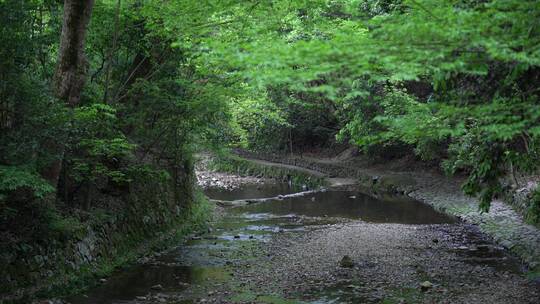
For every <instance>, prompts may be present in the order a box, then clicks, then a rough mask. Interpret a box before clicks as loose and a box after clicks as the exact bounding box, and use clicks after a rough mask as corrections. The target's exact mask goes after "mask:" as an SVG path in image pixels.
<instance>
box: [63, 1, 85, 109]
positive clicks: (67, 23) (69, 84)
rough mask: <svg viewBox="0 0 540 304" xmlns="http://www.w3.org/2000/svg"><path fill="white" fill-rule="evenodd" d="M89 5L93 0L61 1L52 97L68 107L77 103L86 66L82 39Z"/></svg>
mask: <svg viewBox="0 0 540 304" xmlns="http://www.w3.org/2000/svg"><path fill="white" fill-rule="evenodd" d="M93 6H94V0H64V22H63V24H62V34H61V36H60V50H59V52H58V63H57V66H56V73H55V75H54V85H55V93H56V96H57V97H58V98H59V99H61V100H63V101H64V102H66V103H67V104H68V105H69V106H71V107H74V106H76V105H77V104H78V103H79V100H80V97H81V91H82V88H83V86H84V82H85V78H86V77H85V76H86V71H87V69H88V61H87V59H86V56H85V54H84V40H85V38H86V29H87V27H88V23H89V22H90V15H91V13H92V8H93Z"/></svg>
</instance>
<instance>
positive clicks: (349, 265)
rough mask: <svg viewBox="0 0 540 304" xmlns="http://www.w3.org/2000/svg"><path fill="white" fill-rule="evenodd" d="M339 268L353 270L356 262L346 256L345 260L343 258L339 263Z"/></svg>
mask: <svg viewBox="0 0 540 304" xmlns="http://www.w3.org/2000/svg"><path fill="white" fill-rule="evenodd" d="M339 266H341V267H343V268H353V266H354V261H353V260H352V259H351V257H350V256H348V255H344V256H343V258H341V261H339Z"/></svg>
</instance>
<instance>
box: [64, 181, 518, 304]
mask: <svg viewBox="0 0 540 304" xmlns="http://www.w3.org/2000/svg"><path fill="white" fill-rule="evenodd" d="M294 190H295V189H291V188H289V187H287V185H282V184H278V185H275V184H273V185H264V186H259V187H257V186H253V187H252V186H248V187H244V188H241V189H237V190H234V191H216V190H208V192H207V194H208V196H210V197H211V198H214V199H221V200H233V199H246V198H263V197H275V196H277V195H278V194H287V193H291V192H293V191H294ZM351 220H362V221H365V222H370V223H400V224H443V223H454V222H455V219H453V218H451V217H448V216H446V215H444V214H441V213H439V212H436V211H435V210H433V209H432V208H431V207H429V206H427V205H425V204H423V203H420V202H418V201H414V200H412V199H409V198H405V197H384V198H382V199H376V198H373V197H370V196H367V195H365V194H362V193H360V192H351V191H326V192H318V193H314V194H310V195H308V196H304V197H294V198H289V199H284V200H272V201H268V202H264V203H258V204H252V205H248V206H243V207H237V208H229V209H228V211H227V214H226V215H225V216H224V217H223V218H222V219H221V220H220V221H219V222H218V223H217V224H216V225H215V226H214V229H213V230H212V231H210V232H208V233H206V234H204V235H202V236H201V237H194V238H192V239H191V240H189V241H187V242H186V243H185V244H183V245H181V246H178V247H176V248H173V249H171V250H169V251H168V252H167V253H164V254H162V255H160V256H159V257H158V258H157V259H155V260H153V261H152V262H149V263H146V264H140V265H135V266H131V267H127V268H125V269H122V270H119V271H117V272H116V273H114V274H113V275H112V276H111V277H110V278H108V279H107V282H105V283H103V284H102V285H100V286H98V287H97V288H94V289H92V290H90V291H88V292H87V293H86V294H81V295H78V296H75V297H72V298H70V299H68V301H69V302H70V303H73V304H98V303H103V304H126V303H138V300H137V297H141V296H148V295H152V294H156V293H157V294H159V293H161V294H177V295H183V294H184V293H185V292H186V289H187V288H188V286H189V284H193V285H204V286H209V285H208V284H210V285H212V284H213V285H212V286H214V285H216V284H217V285H219V284H222V283H223V284H225V282H227V281H229V280H230V279H231V271H230V268H229V269H228V267H229V266H230V265H233V264H235V265H241V263H246V262H247V263H250V260H249V259H251V258H253V256H251V255H250V254H249V250H250V244H253V243H254V242H255V243H256V242H266V241H268V240H270V239H271V238H272V237H273V235H275V234H276V233H283V232H288V233H303V232H304V231H306V230H309V229H321V228H324V227H327V225H332V224H335V223H338V222H343V221H351ZM477 243H478V245H479V246H480V249H479V250H477V251H470V250H468V251H464V252H463V253H460V254H462V256H463V259H464V260H467V261H470V263H472V264H474V265H477V264H481V265H489V264H490V263H491V262H493V264H496V265H504V264H501V263H500V262H501V260H503V261H507V262H508V264H509V265H510V266H512V265H515V262H514V261H513V260H511V259H506V258H505V255H506V253H505V252H504V251H502V250H493V248H491V247H490V248H489V250H485V248H483V247H482V246H481V245H483V243H482V241H481V240H479V241H478V242H477ZM238 252H245V253H246V254H245V255H240V256H239V255H238ZM510 266H508V265H507V266H505V267H510ZM158 284H159V285H161V288H160V290H159V291H158V290H155V288H154V289H152V286H154V287H155V285H158ZM191 296H192V297H193V295H191ZM199 296H200V297H205V296H206V294H201V295H199ZM231 296H232V295H231ZM357 296H358V295H357V294H356V293H355V292H354V290H353V291H351V289H350V286H349V287H347V286H339V285H337V286H333V287H331V288H329V289H327V290H323V291H322V292H319V293H318V294H316V295H314V296H310V297H311V298H313V297H314V298H316V300H315V301H313V302H311V303H354V302H357V301H361V299H360V298H355V297H357ZM195 298H197V295H195ZM178 299H179V300H178V301H175V302H174V303H192V300H190V298H189V297H186V299H183V296H180V297H179V298H178ZM361 302H362V301H361ZM145 303H148V302H145Z"/></svg>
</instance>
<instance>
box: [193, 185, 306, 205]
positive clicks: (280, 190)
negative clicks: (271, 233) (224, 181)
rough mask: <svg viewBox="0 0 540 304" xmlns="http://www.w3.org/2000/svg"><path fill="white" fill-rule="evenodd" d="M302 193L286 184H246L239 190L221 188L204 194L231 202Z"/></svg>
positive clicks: (209, 190) (299, 189)
mask: <svg viewBox="0 0 540 304" xmlns="http://www.w3.org/2000/svg"><path fill="white" fill-rule="evenodd" d="M300 191H302V189H301V188H299V187H291V186H289V185H288V184H286V183H268V184H248V185H243V186H241V187H239V188H236V189H232V190H228V189H223V188H209V189H206V190H205V191H204V193H205V194H206V195H207V196H208V197H209V198H211V199H218V200H224V201H232V200H238V199H249V198H267V197H275V196H278V195H280V194H281V195H284V194H291V193H296V192H300Z"/></svg>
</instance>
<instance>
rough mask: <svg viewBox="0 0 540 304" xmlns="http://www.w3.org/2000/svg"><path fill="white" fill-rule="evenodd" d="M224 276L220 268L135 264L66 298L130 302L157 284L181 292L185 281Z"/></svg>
mask: <svg viewBox="0 0 540 304" xmlns="http://www.w3.org/2000/svg"><path fill="white" fill-rule="evenodd" d="M227 277H228V275H227V273H226V272H225V271H224V270H223V269H222V268H221V267H193V266H177V265H136V266H132V267H129V268H127V269H124V270H121V271H119V272H118V273H116V274H113V275H112V276H111V277H110V278H109V279H108V281H107V282H106V283H105V284H103V285H101V286H99V287H97V288H94V289H93V290H91V291H90V292H89V293H87V294H85V295H77V296H74V297H72V298H69V299H67V300H68V302H69V303H77V304H98V303H99V304H120V303H133V302H132V301H133V300H134V299H136V297H138V296H145V295H147V294H148V292H149V291H150V290H151V289H152V286H155V285H157V284H159V285H161V287H162V288H163V291H164V292H167V291H181V290H183V289H185V288H186V286H188V285H187V284H197V283H201V282H203V281H205V280H216V281H222V280H226V279H227ZM183 283H184V284H183ZM185 283H187V284H185Z"/></svg>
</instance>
